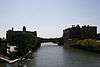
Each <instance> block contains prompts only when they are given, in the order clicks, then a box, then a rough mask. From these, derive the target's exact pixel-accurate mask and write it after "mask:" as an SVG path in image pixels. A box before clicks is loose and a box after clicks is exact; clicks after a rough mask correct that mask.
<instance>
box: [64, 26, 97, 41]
mask: <svg viewBox="0 0 100 67" xmlns="http://www.w3.org/2000/svg"><path fill="white" fill-rule="evenodd" d="M96 35H97V27H96V26H89V25H88V26H82V27H80V26H79V25H77V26H75V25H73V26H72V27H71V28H68V29H65V30H63V38H64V39H65V40H66V39H73V38H79V39H96Z"/></svg>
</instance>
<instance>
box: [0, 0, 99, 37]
mask: <svg viewBox="0 0 100 67" xmlns="http://www.w3.org/2000/svg"><path fill="white" fill-rule="evenodd" d="M77 24H79V25H93V26H97V28H98V32H100V0H0V37H5V36H6V35H5V34H6V31H7V30H8V29H11V28H12V27H14V30H22V27H23V26H26V29H27V30H28V31H37V33H38V36H40V37H61V36H62V33H63V29H65V28H68V27H71V25H77Z"/></svg>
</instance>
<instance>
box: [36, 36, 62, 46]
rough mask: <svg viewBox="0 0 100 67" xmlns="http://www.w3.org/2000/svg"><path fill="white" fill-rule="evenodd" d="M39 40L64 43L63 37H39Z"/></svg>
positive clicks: (41, 41)
mask: <svg viewBox="0 0 100 67" xmlns="http://www.w3.org/2000/svg"><path fill="white" fill-rule="evenodd" d="M38 41H39V42H40V43H46V42H53V43H57V44H58V45H61V44H62V38H40V37H38Z"/></svg>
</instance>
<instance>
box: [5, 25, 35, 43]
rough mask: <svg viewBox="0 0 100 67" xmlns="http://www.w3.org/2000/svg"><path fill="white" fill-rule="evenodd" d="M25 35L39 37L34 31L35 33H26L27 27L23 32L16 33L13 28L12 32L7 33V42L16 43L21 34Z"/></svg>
mask: <svg viewBox="0 0 100 67" xmlns="http://www.w3.org/2000/svg"><path fill="white" fill-rule="evenodd" d="M23 33H29V34H32V35H34V36H36V37H37V32H36V31H34V32H31V31H26V27H25V26H23V31H14V30H13V28H12V30H8V31H7V32H6V39H7V42H8V43H14V40H15V38H16V36H17V35H19V34H23ZM13 45H14V44H13Z"/></svg>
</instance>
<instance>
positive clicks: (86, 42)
mask: <svg viewBox="0 0 100 67" xmlns="http://www.w3.org/2000/svg"><path fill="white" fill-rule="evenodd" d="M77 44H79V45H82V46H86V47H97V46H98V45H97V43H96V40H94V39H84V40H79V41H77Z"/></svg>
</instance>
